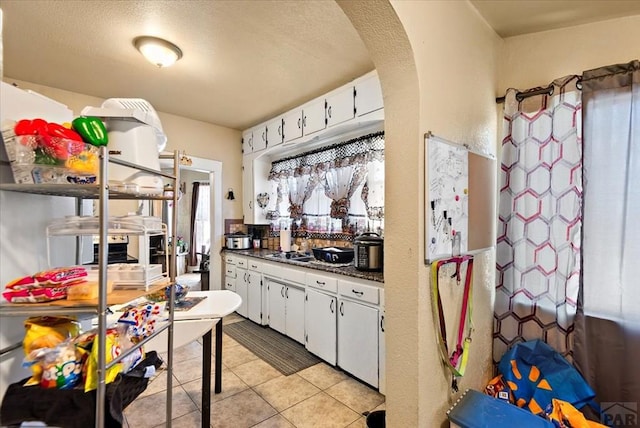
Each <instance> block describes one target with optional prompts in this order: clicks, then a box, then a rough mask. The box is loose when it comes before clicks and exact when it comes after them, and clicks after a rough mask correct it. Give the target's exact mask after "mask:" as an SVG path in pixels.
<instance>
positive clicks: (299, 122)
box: [298, 118, 302, 129]
mask: <svg viewBox="0 0 640 428" xmlns="http://www.w3.org/2000/svg"><path fill="white" fill-rule="evenodd" d="M298 129H302V118H298Z"/></svg>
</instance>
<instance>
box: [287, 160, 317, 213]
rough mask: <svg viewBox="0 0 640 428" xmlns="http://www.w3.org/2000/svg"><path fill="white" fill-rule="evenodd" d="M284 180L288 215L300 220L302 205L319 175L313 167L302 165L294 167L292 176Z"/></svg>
mask: <svg viewBox="0 0 640 428" xmlns="http://www.w3.org/2000/svg"><path fill="white" fill-rule="evenodd" d="M285 180H286V184H287V189H288V193H289V217H291V219H292V220H300V219H301V218H302V214H303V209H302V207H303V205H304V203H305V202H306V201H307V199H309V197H310V196H311V193H312V192H313V189H314V188H315V187H316V186H317V185H318V182H319V180H320V177H319V176H318V174H317V173H316V171H314V170H313V168H311V167H309V166H302V167H298V168H296V169H295V173H294V174H293V176H289V177H287V178H286V179H285Z"/></svg>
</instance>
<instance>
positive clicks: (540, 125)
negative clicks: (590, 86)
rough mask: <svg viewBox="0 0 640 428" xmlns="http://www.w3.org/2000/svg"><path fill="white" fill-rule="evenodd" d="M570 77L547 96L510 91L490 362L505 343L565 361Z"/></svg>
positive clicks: (573, 291) (576, 191) (577, 96)
mask: <svg viewBox="0 0 640 428" xmlns="http://www.w3.org/2000/svg"><path fill="white" fill-rule="evenodd" d="M577 83H578V77H577V76H568V77H565V78H561V79H557V80H555V81H554V82H553V83H552V88H553V91H552V92H551V95H535V96H531V97H528V98H524V99H521V98H520V97H519V96H518V91H516V90H514V89H510V90H509V91H507V94H506V96H505V104H504V120H503V126H504V138H503V140H502V151H501V164H500V177H499V185H500V196H499V207H498V224H497V246H496V268H497V272H496V276H497V277H496V300H495V310H494V332H493V341H494V343H493V360H494V362H495V363H497V362H498V361H499V360H500V358H501V357H502V355H503V354H504V353H505V352H506V350H507V349H508V348H510V347H511V346H512V345H514V344H516V343H518V342H523V341H527V340H532V339H541V340H543V341H545V342H546V343H548V344H549V345H550V346H551V347H553V348H554V349H555V350H557V351H558V352H560V353H561V354H563V355H564V356H565V357H566V358H567V359H569V361H572V360H573V357H572V349H573V346H572V344H573V331H574V317H575V313H576V303H577V299H578V287H579V276H580V233H581V225H582V222H581V205H582V123H581V120H582V119H581V109H582V102H581V98H582V97H581V93H580V91H579V90H578V88H577V86H576V85H577Z"/></svg>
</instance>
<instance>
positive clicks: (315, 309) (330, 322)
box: [304, 288, 338, 366]
mask: <svg viewBox="0 0 640 428" xmlns="http://www.w3.org/2000/svg"><path fill="white" fill-rule="evenodd" d="M337 308H338V302H337V299H336V297H334V296H330V295H328V294H325V293H320V292H318V291H314V290H312V289H309V288H308V289H307V295H306V298H305V312H304V316H305V326H306V337H305V339H306V340H305V346H306V348H307V350H308V351H309V352H311V353H313V354H315V355H317V356H318V357H320V358H322V359H323V360H325V361H326V362H328V363H329V364H331V365H334V366H335V365H336V353H337V349H336V334H337V326H336V324H337V321H336V320H337V318H336V311H337Z"/></svg>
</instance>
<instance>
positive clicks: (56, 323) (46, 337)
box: [22, 317, 80, 385]
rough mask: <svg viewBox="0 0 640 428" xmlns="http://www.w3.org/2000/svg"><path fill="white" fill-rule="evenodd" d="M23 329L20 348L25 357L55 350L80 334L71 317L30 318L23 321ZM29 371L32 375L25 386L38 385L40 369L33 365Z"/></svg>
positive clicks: (78, 326) (78, 327)
mask: <svg viewBox="0 0 640 428" xmlns="http://www.w3.org/2000/svg"><path fill="white" fill-rule="evenodd" d="M24 328H25V334H24V339H23V341H22V346H23V348H24V354H25V355H26V356H28V355H29V354H31V352H32V351H34V350H36V349H42V348H55V347H56V346H58V345H59V344H60V343H62V342H63V341H65V340H66V339H68V338H70V337H73V336H76V335H77V334H78V333H79V332H80V324H79V323H78V322H77V321H76V320H75V318H73V317H31V318H28V319H27V320H25V322H24ZM31 371H32V373H33V375H32V376H31V379H29V380H28V381H27V383H26V384H25V385H37V384H39V383H40V379H41V377H42V367H41V366H40V365H39V364H34V365H32V366H31Z"/></svg>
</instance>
